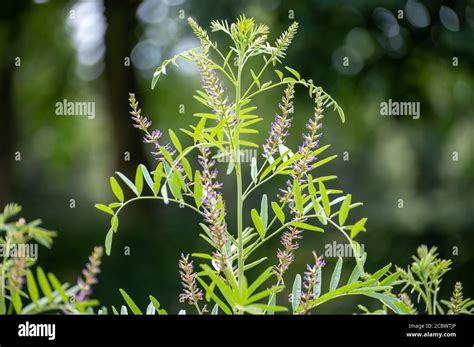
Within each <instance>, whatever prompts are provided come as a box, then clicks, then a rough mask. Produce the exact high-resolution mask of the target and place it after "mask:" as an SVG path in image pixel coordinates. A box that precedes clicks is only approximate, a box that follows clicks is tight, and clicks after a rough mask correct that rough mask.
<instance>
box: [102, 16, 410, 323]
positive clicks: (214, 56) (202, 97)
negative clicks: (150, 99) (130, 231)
mask: <svg viewBox="0 0 474 347" xmlns="http://www.w3.org/2000/svg"><path fill="white" fill-rule="evenodd" d="M188 22H189V25H190V27H191V29H192V30H193V32H194V34H195V35H196V36H197V38H198V39H199V41H200V47H197V48H193V49H190V50H187V51H185V52H182V53H180V54H178V55H176V56H174V57H173V58H172V59H169V60H165V61H164V62H162V64H161V65H160V66H159V67H158V68H157V70H156V72H155V73H154V75H153V80H152V88H153V87H154V86H155V84H156V83H157V82H158V80H159V78H160V77H162V75H164V74H166V69H167V67H168V66H169V65H170V64H172V65H175V66H178V63H177V61H178V59H185V60H188V61H191V62H193V63H194V64H195V65H196V66H197V68H198V70H199V73H200V77H201V90H198V91H197V94H196V95H194V98H195V99H196V100H197V101H198V102H199V103H200V104H201V105H202V107H203V108H204V111H203V112H202V113H197V114H195V116H197V117H198V119H199V120H198V121H197V122H196V123H195V124H193V125H191V126H190V127H189V128H186V129H180V131H181V132H182V135H181V136H180V137H182V136H186V137H187V138H186V139H185V140H183V139H181V140H180V139H179V137H178V135H177V132H175V131H173V130H169V132H168V134H169V138H170V141H171V142H170V143H167V141H164V140H163V137H164V136H163V133H162V132H161V131H160V130H155V129H152V122H151V121H150V120H149V119H148V118H146V117H145V116H143V115H142V112H141V110H140V108H139V106H138V102H137V100H136V98H135V95H134V94H130V105H131V108H132V111H131V114H132V120H133V123H134V124H133V125H134V127H136V128H138V129H139V130H140V131H142V132H143V133H144V138H143V141H144V142H145V143H146V144H149V145H151V146H152V147H153V152H152V154H153V156H154V157H155V159H157V166H156V167H155V168H154V170H148V169H147V167H146V166H145V165H143V164H140V165H138V167H137V171H136V176H135V178H134V180H133V181H132V180H131V179H129V178H127V177H126V176H124V175H123V174H121V173H117V176H118V178H119V179H120V181H121V182H122V183H123V184H125V185H126V186H128V188H130V190H131V193H132V197H130V198H128V197H127V198H126V197H125V194H124V190H123V189H122V186H123V184H122V186H121V185H120V184H119V180H118V179H116V178H115V177H111V178H110V184H111V188H112V191H113V193H114V195H115V197H116V198H117V200H118V201H114V202H111V203H109V204H97V205H96V207H97V208H98V209H99V210H101V211H103V212H105V213H108V214H109V215H111V216H112V217H111V227H110V230H109V231H108V233H107V236H106V238H105V249H106V254H110V252H111V248H112V239H113V238H114V236H115V234H116V233H117V229H118V221H119V214H120V212H121V211H122V209H123V208H124V207H125V206H127V205H128V204H130V203H131V202H133V201H137V200H142V199H155V200H161V201H162V202H164V203H165V204H169V203H176V204H179V205H181V207H182V206H184V207H187V208H189V209H191V210H193V211H194V212H196V213H197V214H198V215H200V216H201V217H202V223H200V225H199V227H198V228H200V229H202V233H201V235H200V236H201V237H202V238H203V239H204V240H205V241H207V243H208V244H209V245H210V247H211V249H212V251H210V252H208V253H205V252H202V251H201V252H197V253H193V254H192V258H194V260H191V257H190V256H189V255H183V256H182V257H181V259H180V260H179V271H180V275H181V280H182V284H183V292H182V294H181V295H180V296H179V299H180V301H181V302H186V303H188V304H190V305H192V307H194V309H190V310H188V311H189V313H198V314H204V313H212V314H218V313H219V314H222V313H224V314H244V313H250V314H273V313H274V312H279V311H287V310H288V308H287V307H286V306H284V305H283V303H285V302H287V301H288V300H287V299H285V298H283V297H282V296H283V295H282V294H281V292H282V291H283V290H284V288H285V285H286V279H285V274H286V272H287V270H288V268H289V267H290V265H291V264H292V263H293V261H294V258H295V252H296V250H297V249H298V242H301V239H302V238H303V235H304V233H306V232H318V233H319V232H321V233H322V232H326V231H329V230H331V229H333V230H335V231H337V232H339V233H342V234H343V236H344V237H345V239H346V240H347V242H348V243H349V244H350V245H351V246H352V249H353V251H354V254H355V256H354V258H355V262H354V265H355V266H354V270H353V271H352V273H351V275H350V277H349V279H348V281H347V283H346V284H344V285H341V286H340V285H339V284H340V278H341V270H342V266H343V259H342V258H339V260H338V262H337V264H336V265H335V268H334V270H333V272H332V275H331V277H330V283H329V290H328V291H327V292H325V293H323V292H322V289H321V288H322V286H321V284H322V272H323V268H324V266H325V261H324V259H323V258H322V257H321V256H318V255H317V254H316V253H314V252H313V255H311V256H310V257H309V258H310V260H311V261H310V264H309V265H307V269H306V271H305V272H304V274H303V277H302V276H300V275H297V276H296V278H295V279H294V280H293V281H292V282H293V284H292V287H291V288H292V294H291V295H290V301H291V311H292V313H294V314H306V313H309V312H311V311H313V310H315V309H316V308H317V307H318V306H319V305H321V304H323V303H325V302H327V301H329V300H332V299H335V298H338V297H341V296H347V295H363V296H368V297H371V298H375V299H377V300H379V301H381V302H382V303H383V304H384V305H385V306H386V307H388V308H389V309H390V310H392V311H394V312H395V313H408V312H410V311H409V309H408V308H407V307H406V305H405V304H404V303H403V302H402V301H401V300H399V299H398V298H396V297H394V296H392V295H387V294H386V292H387V291H388V290H389V289H390V288H391V285H392V284H393V283H394V282H395V280H396V279H397V277H398V275H399V273H398V272H396V271H395V272H393V273H391V274H390V275H389V276H386V275H387V274H388V273H389V271H390V267H391V264H388V265H387V266H385V267H384V268H382V269H380V270H379V271H376V272H375V273H373V274H369V273H367V272H365V270H364V263H365V259H366V256H367V254H366V253H363V252H361V247H360V246H359V243H358V242H357V241H356V237H357V235H358V234H359V233H360V232H365V231H366V229H365V223H366V220H367V219H366V218H363V219H361V220H359V221H355V222H354V223H347V222H348V220H349V212H350V210H352V209H353V208H356V207H358V206H360V205H362V204H361V203H354V202H353V201H352V197H351V195H350V194H343V192H342V191H341V190H339V189H336V188H334V187H333V181H334V179H335V178H336V176H319V175H318V172H317V170H316V169H317V168H319V167H321V166H322V165H325V164H327V163H328V162H330V161H332V160H333V159H335V158H336V157H337V156H336V155H332V156H328V157H325V158H323V157H321V156H322V155H323V153H324V152H325V151H326V150H327V149H328V148H329V145H322V143H321V134H322V133H321V127H322V120H323V115H324V113H325V112H326V111H327V110H330V111H331V110H332V111H335V112H337V114H338V115H339V116H340V118H341V120H342V122H344V113H343V111H342V109H341V107H340V106H339V105H338V103H337V102H336V101H335V100H334V99H333V98H332V97H331V96H330V95H328V94H327V93H326V92H325V91H324V90H323V89H322V88H321V87H320V86H316V85H315V84H314V83H313V81H312V80H306V79H303V78H301V76H300V74H299V73H298V72H297V71H296V70H294V69H292V68H290V67H284V68H283V69H282V68H280V69H275V67H276V66H277V65H279V64H282V60H283V59H284V58H285V55H286V51H287V49H288V48H289V46H290V44H291V42H292V41H293V39H294V36H295V34H296V32H297V28H298V23H293V24H291V25H290V26H289V28H288V29H287V30H286V31H284V32H283V33H282V34H281V35H280V36H279V38H278V39H276V41H275V42H274V43H273V44H271V43H270V42H269V41H268V35H269V28H268V27H267V26H266V25H264V24H256V23H255V21H254V19H251V18H246V17H245V16H241V17H239V18H238V19H237V20H236V22H235V23H232V24H228V22H227V21H213V22H212V23H211V31H212V32H219V33H222V34H224V35H227V36H228V37H229V38H230V40H231V42H232V45H231V46H230V47H229V49H228V50H227V51H226V52H224V51H222V50H221V48H218V45H217V43H216V42H214V41H211V39H210V37H209V36H208V33H207V32H206V31H205V30H204V29H203V28H201V27H200V26H199V25H198V24H197V23H196V22H195V21H194V20H193V19H191V18H190V19H189V20H188ZM251 60H253V61H254V62H256V61H260V62H261V64H262V65H261V68H260V69H259V71H254V70H253V69H250V68H249V67H248V64H249V61H251ZM269 69H274V72H275V73H276V76H275V78H276V79H277V80H276V82H275V81H270V80H269V81H263V80H262V79H263V76H264V73H265V72H266V71H267V70H269ZM246 77H248V78H246ZM245 81H249V82H245ZM297 87H300V88H305V89H306V90H307V92H308V95H309V99H310V100H311V102H313V103H314V114H313V116H312V117H311V119H309V121H308V123H307V124H306V128H307V129H306V131H305V133H304V134H303V135H302V138H301V145H300V146H299V147H298V149H296V150H291V149H290V148H288V147H287V143H286V138H287V136H288V135H289V133H288V130H289V128H290V126H291V123H292V117H293V109H294V97H295V88H297ZM276 88H279V89H282V90H283V96H282V99H281V102H280V103H279V109H280V111H279V114H277V115H276V116H275V118H274V120H273V122H272V123H271V129H270V131H269V135H268V138H267V139H266V141H265V142H264V144H263V145H262V155H263V160H262V163H261V164H260V165H258V164H257V160H256V158H252V161H251V165H250V166H251V170H250V175H248V176H249V177H246V176H247V175H246V171H245V170H244V168H243V163H242V160H241V156H242V149H246V148H260V147H261V146H259V145H257V144H255V143H254V142H252V141H251V140H249V136H251V135H252V134H256V133H258V131H257V130H256V129H255V125H256V124H257V123H259V122H261V121H267V122H270V120H268V119H264V118H262V117H260V116H258V115H256V114H255V112H254V111H256V109H257V107H256V106H254V99H255V97H257V96H258V95H261V94H263V93H265V92H267V91H270V90H273V89H276ZM188 143H189V145H185V144H188ZM196 155H197V156H198V164H197V165H196V166H195V167H193V166H192V165H191V162H193V159H192V156H196ZM218 158H225V159H226V160H225V161H226V162H228V167H227V172H226V174H227V175H234V176H235V182H236V183H235V186H236V191H235V195H234V196H232V197H230V198H233V199H235V205H236V206H237V207H236V211H235V217H236V220H237V222H236V225H231V224H230V223H228V221H227V219H226V217H227V214H228V213H229V211H228V210H227V208H226V203H225V199H224V196H223V194H222V192H221V188H222V184H221V183H219V176H220V175H222V172H221V173H219V172H218V170H217V168H216V159H218ZM277 176H285V177H287V183H286V186H284V187H282V189H281V190H280V193H279V194H278V196H275V197H272V198H271V200H272V201H270V198H269V197H267V195H266V194H264V195H262V196H261V199H260V200H261V204H260V205H261V207H260V210H257V209H250V211H249V208H248V200H249V197H250V196H251V194H255V192H256V189H257V188H260V187H261V186H263V185H264V184H265V183H267V182H268V181H270V180H272V179H274V178H275V177H277ZM228 198H229V197H228ZM269 207H271V209H270V208H269ZM245 215H250V217H251V218H250V219H251V220H252V222H253V223H252V225H247V226H246V225H244V216H245ZM275 237H280V239H281V245H280V248H279V249H278V250H277V251H276V254H275V255H270V254H267V256H265V257H263V258H256V257H255V254H256V251H257V250H258V249H259V248H260V247H261V246H262V245H264V244H265V243H267V241H268V240H270V239H272V238H275ZM302 256H304V255H302ZM197 261H200V264H199V265H198V266H196V265H195V262H197ZM270 261H273V262H274V264H273V265H268V263H269V262H270ZM265 264H267V265H265ZM257 268H260V269H262V270H261V271H260V275H259V276H256V279H255V280H254V281H251V282H249V281H248V279H247V276H246V274H247V271H248V270H250V269H257ZM121 293H122V295H123V297H124V299H125V301H126V303H127V306H128V308H129V309H131V311H132V312H133V313H134V314H141V313H142V310H141V309H140V308H139V307H138V306H137V305H136V304H135V302H134V301H133V300H132V299H131V297H130V296H129V295H128V294H127V293H126V292H125V291H123V290H121ZM278 294H280V295H278ZM150 299H151V302H150V304H149V306H148V308H147V309H146V313H152V314H154V313H158V314H165V313H166V311H164V310H163V309H162V308H160V305H159V302H158V301H157V300H156V299H155V298H154V297H152V296H150ZM112 310H113V312H114V313H118V310H117V309H116V308H115V307H112ZM120 312H121V313H127V312H128V310H127V307H125V306H123V307H122V309H121V310H120ZM182 312H184V311H182Z"/></svg>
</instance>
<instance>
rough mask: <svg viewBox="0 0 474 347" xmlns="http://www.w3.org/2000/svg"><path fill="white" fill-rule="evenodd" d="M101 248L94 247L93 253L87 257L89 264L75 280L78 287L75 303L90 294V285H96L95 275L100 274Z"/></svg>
mask: <svg viewBox="0 0 474 347" xmlns="http://www.w3.org/2000/svg"><path fill="white" fill-rule="evenodd" d="M103 251H104V250H103V248H102V247H94V251H93V252H92V254H91V255H90V257H89V262H88V263H87V265H86V267H85V268H84V269H83V270H82V275H83V276H84V277H81V276H79V277H78V279H77V285H78V286H79V293H78V294H77V297H76V300H77V301H85V300H87V298H88V297H89V296H90V295H91V294H92V288H91V287H92V285H93V284H95V283H97V277H96V276H97V274H98V273H99V272H100V264H101V258H102V254H103Z"/></svg>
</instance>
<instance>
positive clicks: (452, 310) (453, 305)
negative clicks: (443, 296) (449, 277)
mask: <svg viewBox="0 0 474 347" xmlns="http://www.w3.org/2000/svg"><path fill="white" fill-rule="evenodd" d="M463 302H464V299H463V293H462V283H461V282H456V284H455V285H454V291H453V294H452V296H451V300H450V303H449V311H448V314H460V313H461V311H462V308H463Z"/></svg>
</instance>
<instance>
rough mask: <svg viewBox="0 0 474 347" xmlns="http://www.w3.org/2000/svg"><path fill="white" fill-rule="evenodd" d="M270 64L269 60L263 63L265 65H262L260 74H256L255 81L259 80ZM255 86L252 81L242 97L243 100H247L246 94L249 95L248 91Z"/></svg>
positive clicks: (254, 82)
mask: <svg viewBox="0 0 474 347" xmlns="http://www.w3.org/2000/svg"><path fill="white" fill-rule="evenodd" d="M270 62H271V59H268V60H267V62H266V63H265V65H263V67H262V69H261V70H260V72H259V73H258V74H257V80H258V79H259V78H260V76H262V74H263V72H264V71H265V70H266V69H267V67H268V64H270ZM255 84H256V81H255V80H254V81H252V83H251V84H250V86H249V87H248V88H247V90H246V91H245V93H244V96H243V97H242V98H243V99H246V98H247V94H248V93H250V90H251V89H252V88H253V86H254V85H255Z"/></svg>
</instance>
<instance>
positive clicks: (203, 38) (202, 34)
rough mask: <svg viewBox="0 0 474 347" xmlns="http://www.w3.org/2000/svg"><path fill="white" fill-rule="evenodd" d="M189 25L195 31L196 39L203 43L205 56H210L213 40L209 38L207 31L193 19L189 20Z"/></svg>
mask: <svg viewBox="0 0 474 347" xmlns="http://www.w3.org/2000/svg"><path fill="white" fill-rule="evenodd" d="M188 24H189V26H190V27H191V29H192V30H193V32H194V34H195V35H196V37H197V38H198V39H199V41H200V42H201V47H202V50H203V53H204V54H205V55H207V54H208V52H209V47H210V46H211V40H209V36H208V35H207V31H206V30H204V29H203V28H201V27H200V26H199V25H198V24H197V23H196V21H195V20H194V19H192V18H191V17H189V18H188Z"/></svg>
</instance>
